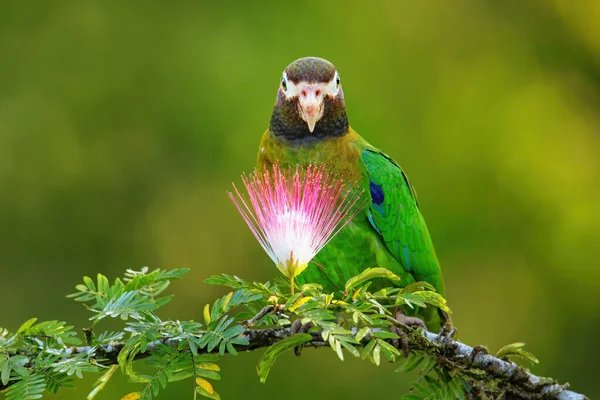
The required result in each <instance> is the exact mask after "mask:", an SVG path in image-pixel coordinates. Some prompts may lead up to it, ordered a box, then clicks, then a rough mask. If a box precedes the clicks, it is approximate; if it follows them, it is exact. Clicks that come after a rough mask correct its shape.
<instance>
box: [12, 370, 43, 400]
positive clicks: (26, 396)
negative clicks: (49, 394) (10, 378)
mask: <svg viewBox="0 0 600 400" xmlns="http://www.w3.org/2000/svg"><path fill="white" fill-rule="evenodd" d="M45 389H46V383H45V382H44V378H43V377H42V376H40V375H28V376H26V377H24V378H23V379H21V380H20V381H18V382H17V383H15V384H14V385H11V386H10V387H9V388H8V389H7V390H6V400H30V399H40V398H42V393H44V390H45Z"/></svg>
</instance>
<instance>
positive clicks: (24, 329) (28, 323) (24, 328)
mask: <svg viewBox="0 0 600 400" xmlns="http://www.w3.org/2000/svg"><path fill="white" fill-rule="evenodd" d="M35 321H37V318H31V319H30V320H27V321H26V322H25V323H24V324H23V325H21V327H20V328H19V329H18V330H17V335H23V334H25V332H27V331H28V330H29V328H31V326H32V325H33V324H35Z"/></svg>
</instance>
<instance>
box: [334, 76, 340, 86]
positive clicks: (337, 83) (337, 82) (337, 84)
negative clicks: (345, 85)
mask: <svg viewBox="0 0 600 400" xmlns="http://www.w3.org/2000/svg"><path fill="white" fill-rule="evenodd" d="M335 85H336V86H340V77H339V76H336V77H335Z"/></svg>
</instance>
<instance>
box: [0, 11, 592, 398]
mask: <svg viewBox="0 0 600 400" xmlns="http://www.w3.org/2000/svg"><path fill="white" fill-rule="evenodd" d="M364 4H366V3H363V2H358V1H356V2H353V1H340V2H323V1H305V2H302V3H292V2H289V3H283V2H263V3H261V4H258V3H254V2H246V1H240V2H234V1H221V2H214V3H212V4H208V3H204V2H201V1H183V0H182V1H174V2H161V1H128V2H122V1H82V0H75V1H52V2H50V1H49V2H26V1H6V0H4V1H3V2H2V3H0V60H1V61H0V302H1V303H2V304H3V307H2V311H1V312H0V315H1V318H0V326H3V327H7V328H9V329H16V328H17V327H18V326H19V324H20V323H21V322H23V321H25V320H26V319H28V318H30V317H33V316H36V317H39V318H41V319H62V320H67V321H69V322H70V323H72V324H75V325H76V326H77V327H78V328H80V327H84V326H86V324H87V317H88V316H87V315H86V312H85V310H84V309H83V307H81V305H79V304H76V303H74V302H72V301H70V300H68V299H66V298H65V297H64V295H65V294H67V293H70V292H71V291H73V287H74V285H75V284H77V283H79V281H80V280H81V277H82V276H83V275H91V276H94V275H95V274H96V273H98V272H101V273H103V274H106V275H108V276H109V277H111V278H114V277H115V276H120V275H122V273H123V271H124V270H125V268H139V267H142V266H144V265H148V266H151V267H161V268H174V267H189V268H191V269H192V272H191V273H190V274H189V275H188V276H187V277H186V279H185V280H183V281H180V282H177V283H176V284H175V285H173V286H172V292H173V293H174V294H175V295H176V296H175V300H174V301H173V302H172V303H171V304H170V305H169V306H168V307H166V309H165V310H164V312H163V313H162V317H164V318H179V319H200V316H201V309H202V307H203V306H204V304H205V303H206V302H209V301H212V300H214V298H216V296H220V295H222V294H223V293H225V289H221V288H216V287H211V286H207V285H204V284H203V283H202V281H203V280H204V279H205V278H207V277H208V276H210V275H212V274H216V273H220V272H227V273H230V274H237V275H239V276H242V277H244V278H246V279H254V280H262V281H265V280H268V279H271V278H272V277H274V276H277V274H278V272H277V270H276V269H275V268H274V267H273V265H272V263H271V262H270V260H269V259H268V258H267V256H266V255H265V254H264V253H263V251H262V249H261V248H260V246H259V245H258V244H257V243H256V242H255V240H254V239H253V237H252V236H251V233H250V231H249V230H248V229H247V228H246V226H245V225H244V223H243V221H242V219H241V218H240V216H239V215H238V214H237V212H236V211H235V208H234V207H233V205H232V204H231V203H230V201H229V200H228V198H227V195H226V191H227V190H228V189H229V188H230V187H231V181H233V180H236V181H237V180H238V179H239V175H240V173H241V172H242V171H250V170H251V169H252V168H253V166H254V163H255V157H256V150H257V147H258V141H259V139H260V136H261V134H262V133H263V131H264V130H265V129H266V128H267V126H268V123H269V118H270V113H271V109H272V106H273V102H274V99H275V93H276V90H277V87H278V84H279V79H280V74H281V71H282V70H283V69H284V68H285V66H286V65H287V64H288V63H290V62H291V61H293V60H294V59H296V58H299V57H303V56H308V55H316V56H321V57H324V58H327V59H329V60H330V61H332V62H333V63H334V64H335V65H336V66H337V67H338V69H339V71H340V73H341V76H342V81H343V83H344V90H345V96H346V102H347V108H348V114H349V119H350V123H351V125H352V126H353V127H354V128H355V129H356V130H357V131H358V132H359V133H360V134H362V135H363V136H364V137H365V138H366V139H367V140H369V141H370V142H371V143H372V144H374V145H375V146H377V147H380V148H381V149H384V150H385V151H386V152H387V153H388V154H389V155H391V156H392V157H394V158H395V159H396V160H397V161H398V162H399V163H400V164H401V165H402V166H403V168H404V169H405V170H406V171H407V173H408V174H409V176H410V177H411V180H412V182H413V184H414V185H415V187H416V189H417V191H418V193H419V199H420V202H421V208H422V210H423V212H424V214H425V217H426V220H427V222H428V225H429V228H430V231H431V234H432V236H433V239H434V243H435V245H436V248H437V252H438V256H439V259H440V261H441V263H442V267H443V269H444V272H445V276H446V280H447V288H448V295H447V297H448V300H449V302H450V306H451V307H452V309H453V310H454V321H455V323H456V324H457V325H458V327H459V333H460V338H461V339H462V340H464V341H466V342H467V343H470V344H473V345H476V344H484V345H487V346H489V347H490V349H491V350H492V351H496V350H497V349H498V348H499V347H500V346H502V345H504V344H507V343H510V342H515V341H524V342H527V344H528V348H529V350H531V351H532V352H533V353H534V354H535V355H537V356H538V358H539V359H540V361H541V363H540V365H539V366H535V367H534V368H533V370H534V372H535V373H538V374H541V375H550V376H552V377H555V378H558V379H560V380H561V381H562V382H564V381H569V382H571V383H572V388H573V389H575V390H577V391H581V392H584V393H586V394H587V395H589V396H590V397H592V398H593V397H596V396H600V386H598V382H597V376H598V372H597V367H596V365H597V361H598V358H599V357H600V348H599V347H598V346H597V344H596V341H597V335H598V331H599V330H600V270H599V268H598V256H599V255H600V250H599V248H600V246H599V243H598V239H599V238H600V216H599V212H600V185H599V184H598V182H599V181H600V157H599V154H600V111H599V106H600V34H599V33H598V26H600V6H599V4H600V3H598V2H597V1H593V0H590V1H583V0H582V1H578V2H565V1H560V0H556V1H543V0H538V1H516V0H515V1H504V2H498V1H493V0H489V1H476V0H472V1H467V0H459V1H452V2H450V1H430V2H413V1H385V2H379V3H378V2H373V3H372V4H371V5H369V6H365V5H364ZM259 356H260V354H259V352H255V353H251V354H250V353H249V354H241V355H240V356H238V357H225V359H224V360H223V361H222V371H223V372H222V375H223V381H221V382H216V389H217V390H218V391H219V392H220V393H221V395H222V397H223V398H224V399H239V398H242V397H243V398H265V399H271V398H280V397H282V396H283V394H282V393H285V397H286V398H287V399H290V400H293V399H305V398H307V392H308V391H310V393H311V395H310V396H311V397H313V398H316V399H325V398H347V399H358V398H364V397H365V396H370V397H371V398H384V397H385V398H399V397H400V394H401V393H403V392H404V391H405V390H406V388H407V382H408V380H409V379H411V378H412V377H410V376H405V375H400V374H394V373H393V369H394V366H393V365H383V366H381V367H375V366H373V365H371V364H369V363H367V362H361V361H355V360H350V361H346V362H344V363H341V362H340V361H339V360H338V359H337V357H336V356H335V354H334V353H333V352H330V351H324V350H322V351H316V350H313V351H311V350H307V351H305V352H304V354H303V355H302V357H299V358H297V357H294V356H293V355H291V354H290V355H287V356H285V357H283V358H282V359H281V361H279V362H278V364H277V365H276V368H275V369H274V371H273V372H272V373H271V375H270V377H269V380H268V381H267V383H266V384H264V385H261V384H260V383H259V382H258V378H257V375H256V372H255V365H256V362H257V360H258V358H259ZM96 378H97V377H96V376H91V377H88V378H86V379H85V380H84V381H81V382H79V384H78V390H76V391H71V392H68V391H65V392H62V393H60V394H59V396H58V397H59V398H61V399H81V398H84V396H85V395H86V394H87V392H88V390H89V388H90V387H91V385H92V383H93V381H94V380H95V379H96ZM134 389H135V386H134V385H127V384H126V383H125V380H124V379H123V378H121V377H118V378H116V379H114V381H113V382H112V383H111V384H110V385H109V386H108V387H107V389H105V390H104V392H102V394H101V395H100V396H99V398H100V399H115V398H120V397H121V396H122V395H124V394H126V393H128V392H129V391H133V390H134ZM49 397H51V398H52V396H49ZM160 398H172V399H175V398H176V399H186V398H191V383H189V382H183V383H181V384H174V385H173V386H172V387H171V388H170V389H168V390H167V391H166V392H164V393H163V395H162V396H161V397H160Z"/></svg>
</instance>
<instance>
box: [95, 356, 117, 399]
mask: <svg viewBox="0 0 600 400" xmlns="http://www.w3.org/2000/svg"><path fill="white" fill-rule="evenodd" d="M118 367H119V365H118V364H115V365H111V366H110V367H109V368H108V369H107V370H106V372H105V373H104V374H102V376H101V377H100V378H98V380H97V381H96V383H95V384H94V389H92V391H91V392H90V394H88V395H87V399H88V400H92V399H93V398H95V397H96V395H97V394H98V393H100V391H101V390H102V389H104V386H106V384H107V383H108V381H109V380H110V378H112V376H113V374H114V373H115V371H116V370H117V368H118Z"/></svg>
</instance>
